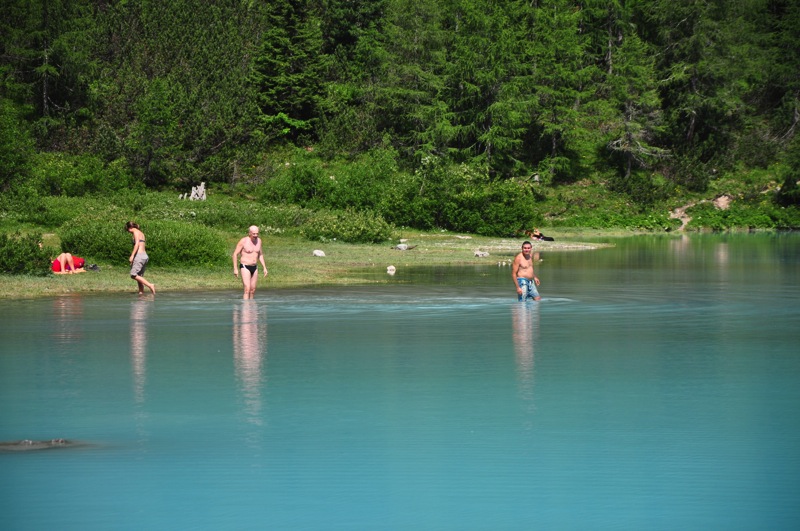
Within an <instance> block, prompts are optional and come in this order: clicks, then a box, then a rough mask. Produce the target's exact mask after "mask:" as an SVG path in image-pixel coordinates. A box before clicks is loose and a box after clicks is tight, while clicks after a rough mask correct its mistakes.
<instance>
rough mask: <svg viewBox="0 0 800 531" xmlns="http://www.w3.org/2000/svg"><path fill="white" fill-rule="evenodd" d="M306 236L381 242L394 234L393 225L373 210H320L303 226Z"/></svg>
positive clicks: (351, 241) (302, 231) (322, 239)
mask: <svg viewBox="0 0 800 531" xmlns="http://www.w3.org/2000/svg"><path fill="white" fill-rule="evenodd" d="M301 233H302V235H303V236H304V237H306V238H308V239H309V240H314V241H323V242H324V241H330V240H337V241H342V242H348V243H380V242H383V241H386V240H388V239H389V238H391V236H392V226H391V225H389V224H388V223H387V222H386V220H384V219H383V218H382V217H381V216H379V215H377V214H375V213H374V212H371V211H360V212H356V211H353V210H347V211H337V212H330V211H320V212H317V213H316V214H315V215H314V216H313V217H312V218H311V219H310V220H309V221H308V222H307V223H306V225H305V226H303V228H302V229H301Z"/></svg>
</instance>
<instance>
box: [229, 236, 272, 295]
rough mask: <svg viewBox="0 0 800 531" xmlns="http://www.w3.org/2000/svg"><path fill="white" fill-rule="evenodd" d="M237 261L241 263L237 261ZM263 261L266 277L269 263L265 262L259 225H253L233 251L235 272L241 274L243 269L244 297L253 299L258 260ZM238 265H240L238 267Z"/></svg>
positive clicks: (262, 265) (237, 274)
mask: <svg viewBox="0 0 800 531" xmlns="http://www.w3.org/2000/svg"><path fill="white" fill-rule="evenodd" d="M240 254H241V255H242V257H241V259H240V260H237V258H238V257H239V255H240ZM237 261H238V262H239V263H237ZM259 261H261V267H262V268H263V269H264V276H265V277H266V276H267V274H268V272H267V264H265V263H264V253H263V252H262V250H261V238H259V237H258V227H256V226H255V225H253V226H251V227H250V229H249V232H248V234H247V236H245V237H244V238H242V239H241V240H239V243H238V244H237V245H236V250H235V251H233V274H234V275H236V276H237V277H238V276H239V270H241V271H242V284H244V298H245V299H252V298H253V295H255V294H256V282H258V262H259ZM237 266H238V267H237Z"/></svg>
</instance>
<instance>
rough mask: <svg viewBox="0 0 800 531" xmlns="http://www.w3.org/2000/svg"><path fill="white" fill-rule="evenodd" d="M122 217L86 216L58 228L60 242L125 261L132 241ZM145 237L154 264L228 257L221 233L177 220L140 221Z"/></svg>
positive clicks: (195, 262)
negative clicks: (83, 219)
mask: <svg viewBox="0 0 800 531" xmlns="http://www.w3.org/2000/svg"><path fill="white" fill-rule="evenodd" d="M124 224H125V220H119V221H118V220H114V221H107V220H101V219H93V220H87V221H86V222H84V223H81V224H70V225H68V226H66V227H63V228H62V229H61V230H60V231H59V236H60V237H61V246H62V248H64V249H72V251H71V252H74V253H78V254H81V255H88V256H93V257H95V258H97V259H105V260H108V261H109V262H115V263H123V264H124V263H127V262H128V258H129V257H130V253H131V249H132V242H131V237H130V234H129V233H128V232H126V231H125V227H124ZM139 225H140V226H141V228H142V231H143V232H144V233H145V235H146V237H147V254H148V255H149V256H150V260H151V264H152V265H158V266H165V267H170V266H187V265H188V266H193V267H194V266H216V265H223V264H225V263H226V262H227V261H228V260H229V259H230V252H232V249H228V244H227V242H226V239H225V237H224V236H223V235H222V234H220V233H219V232H217V231H215V230H214V229H210V228H208V227H204V226H202V225H199V224H190V223H184V222H180V221H142V222H140V223H139Z"/></svg>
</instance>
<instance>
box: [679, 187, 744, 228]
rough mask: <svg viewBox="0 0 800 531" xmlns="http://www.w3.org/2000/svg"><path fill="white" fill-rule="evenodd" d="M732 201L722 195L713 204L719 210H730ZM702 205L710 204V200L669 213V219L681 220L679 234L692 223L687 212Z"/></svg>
mask: <svg viewBox="0 0 800 531" xmlns="http://www.w3.org/2000/svg"><path fill="white" fill-rule="evenodd" d="M731 201H733V197H731V196H729V195H727V194H722V195H721V196H719V197H716V198H714V200H713V203H714V207H715V208H717V209H718V210H728V208H730V206H731ZM702 203H708V199H703V200H702V201H698V202H696V201H692V202H691V203H686V204H685V205H683V206H681V207H678V208H676V209H674V210H672V211H671V212H670V213H669V219H679V220H680V221H681V226H680V227H679V228H678V232H680V231H683V230H684V229H685V228H686V225H688V224H689V223H690V222H691V221H692V216H690V215H689V214H687V213H686V211H687V210H688V209H690V208H692V207H693V206H695V205H699V204H702Z"/></svg>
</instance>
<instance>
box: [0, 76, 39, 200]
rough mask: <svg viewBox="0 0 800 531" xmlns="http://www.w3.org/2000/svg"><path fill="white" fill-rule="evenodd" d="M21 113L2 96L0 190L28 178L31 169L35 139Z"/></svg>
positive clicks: (0, 99)
mask: <svg viewBox="0 0 800 531" xmlns="http://www.w3.org/2000/svg"><path fill="white" fill-rule="evenodd" d="M0 74H2V71H0ZM21 114H22V113H21V109H20V107H19V106H17V105H14V103H13V102H12V101H11V100H9V99H6V98H0V191H3V192H7V191H8V190H9V189H10V188H11V187H12V185H13V184H15V183H18V182H20V181H22V180H23V179H25V178H27V176H28V172H29V169H30V158H31V156H32V155H33V141H32V140H31V138H30V134H29V132H28V127H27V126H26V124H25V122H24V121H23V120H22V117H21Z"/></svg>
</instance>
